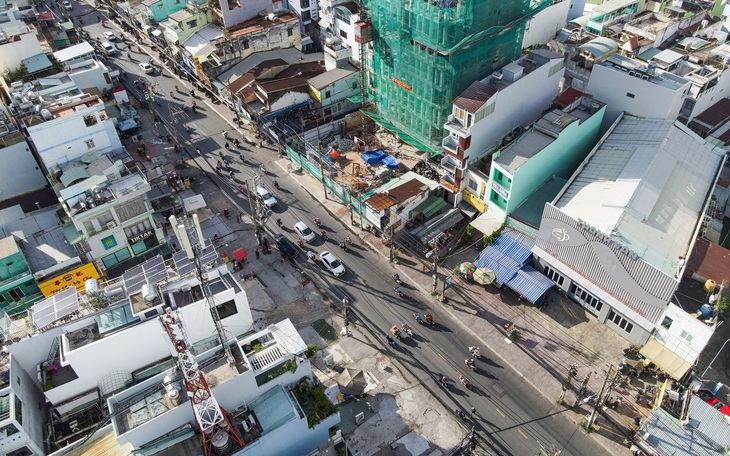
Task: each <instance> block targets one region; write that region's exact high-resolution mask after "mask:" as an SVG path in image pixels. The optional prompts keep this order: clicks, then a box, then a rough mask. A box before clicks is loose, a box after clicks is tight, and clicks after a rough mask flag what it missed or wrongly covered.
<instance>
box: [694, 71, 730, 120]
mask: <svg viewBox="0 0 730 456" xmlns="http://www.w3.org/2000/svg"><path fill="white" fill-rule="evenodd" d="M727 97H730V71H727V70H725V71H723V72H722V74H721V75H720V77H719V78H718V81H717V84H716V85H715V86H713V87H710V88H709V89H707V90H705V91H704V92H702V94H700V96H699V97H697V98H696V100H697V101H696V102H695V105H694V108H693V109H692V113H691V114H690V116H689V120H692V119H693V118H695V117H697V116H698V115H699V114H701V113H702V112H703V111H704V110H706V109H707V108H709V107H710V106H712V105H714V104H715V103H717V102H718V101H720V100H722V99H723V98H727Z"/></svg>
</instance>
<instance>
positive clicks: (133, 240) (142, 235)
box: [127, 230, 155, 244]
mask: <svg viewBox="0 0 730 456" xmlns="http://www.w3.org/2000/svg"><path fill="white" fill-rule="evenodd" d="M154 235H155V230H147V231H143V232H141V233H139V234H137V235H135V236H132V237H130V238H127V242H129V243H130V244H136V243H138V242H139V241H144V240H145V239H147V238H150V237H152V236H154Z"/></svg>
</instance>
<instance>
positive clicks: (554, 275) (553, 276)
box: [545, 266, 565, 286]
mask: <svg viewBox="0 0 730 456" xmlns="http://www.w3.org/2000/svg"><path fill="white" fill-rule="evenodd" d="M545 275H546V276H547V277H548V278H549V279H550V280H552V281H553V282H555V283H556V284H558V285H560V286H563V283H564V282H565V277H563V276H562V275H561V274H560V273H558V272H557V271H556V270H555V269H553V268H551V267H550V266H545Z"/></svg>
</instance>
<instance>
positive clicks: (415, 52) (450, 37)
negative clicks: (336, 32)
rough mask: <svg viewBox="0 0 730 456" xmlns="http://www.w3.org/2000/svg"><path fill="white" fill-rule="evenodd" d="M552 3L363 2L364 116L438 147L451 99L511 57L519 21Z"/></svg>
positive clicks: (428, 147)
mask: <svg viewBox="0 0 730 456" xmlns="http://www.w3.org/2000/svg"><path fill="white" fill-rule="evenodd" d="M552 1H554V0H502V1H495V0H426V1H411V0H389V1H384V0H364V6H365V8H366V12H367V17H368V18H369V20H370V22H371V23H372V37H373V41H372V47H373V55H372V60H371V61H369V62H368V66H369V67H368V68H367V70H368V71H369V73H370V74H369V78H370V87H369V90H370V100H371V101H373V102H374V108H375V112H374V113H372V114H370V113H369V114H368V115H369V116H370V117H372V118H373V119H375V120H376V121H377V122H379V123H381V124H382V125H383V126H385V127H386V128H388V129H390V130H392V131H393V132H394V133H396V134H398V135H399V136H400V137H401V139H403V140H404V141H406V142H408V143H410V144H411V145H413V146H415V147H417V148H418V149H420V150H425V151H431V152H440V149H441V147H440V142H441V140H442V139H443V138H444V136H446V132H445V130H444V128H443V125H444V123H446V121H447V119H448V116H449V114H450V110H451V102H452V100H453V99H454V98H455V97H456V96H457V95H458V94H459V93H461V92H462V91H463V90H464V89H466V88H467V87H468V86H469V84H471V83H472V82H474V81H475V80H477V79H481V78H484V77H485V76H487V75H489V74H491V73H492V72H493V71H494V70H496V69H499V68H501V67H502V66H503V65H506V64H507V63H509V62H511V61H513V60H516V59H517V58H518V57H519V56H520V52H521V49H522V38H523V35H524V31H525V24H526V22H527V21H528V20H529V19H530V18H531V17H532V16H533V15H535V14H536V13H538V12H539V11H541V10H542V9H543V8H545V7H546V6H548V5H549V4H550V3H552Z"/></svg>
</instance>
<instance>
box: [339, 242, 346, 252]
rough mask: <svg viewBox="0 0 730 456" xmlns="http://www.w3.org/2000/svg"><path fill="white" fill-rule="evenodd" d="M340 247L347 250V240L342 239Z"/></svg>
mask: <svg viewBox="0 0 730 456" xmlns="http://www.w3.org/2000/svg"><path fill="white" fill-rule="evenodd" d="M340 247H342V248H343V249H344V250H345V251H346V250H347V244H346V243H345V241H340Z"/></svg>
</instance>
